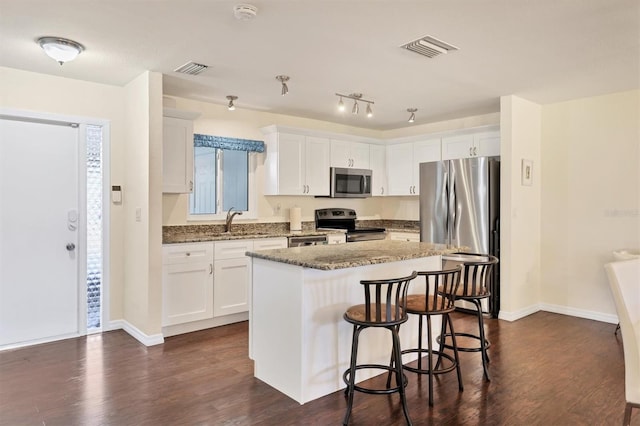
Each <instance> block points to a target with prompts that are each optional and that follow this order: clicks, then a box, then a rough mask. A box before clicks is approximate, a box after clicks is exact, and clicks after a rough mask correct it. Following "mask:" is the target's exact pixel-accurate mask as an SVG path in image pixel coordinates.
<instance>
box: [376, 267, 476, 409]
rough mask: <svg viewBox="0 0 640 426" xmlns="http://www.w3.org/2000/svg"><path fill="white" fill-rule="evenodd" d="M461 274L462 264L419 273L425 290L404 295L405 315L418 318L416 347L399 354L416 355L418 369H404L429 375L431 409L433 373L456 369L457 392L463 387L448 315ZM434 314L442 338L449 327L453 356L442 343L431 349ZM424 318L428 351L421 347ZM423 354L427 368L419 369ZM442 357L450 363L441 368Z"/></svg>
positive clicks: (409, 366) (456, 349)
mask: <svg viewBox="0 0 640 426" xmlns="http://www.w3.org/2000/svg"><path fill="white" fill-rule="evenodd" d="M461 271H462V265H458V266H457V267H456V268H455V269H448V270H443V271H427V272H418V275H419V276H423V277H424V278H425V288H424V290H423V291H422V292H421V293H420V294H410V295H408V296H407V313H408V314H413V315H418V316H419V319H418V347H417V348H412V349H405V350H403V351H402V354H403V355H404V354H410V353H417V354H418V361H417V364H418V366H417V368H416V367H412V366H411V365H410V364H404V365H403V368H404V369H405V370H408V371H412V372H414V373H418V374H428V375H429V405H430V406H433V376H434V375H436V374H443V373H449V372H451V371H453V370H456V373H457V375H458V389H459V390H460V391H463V390H464V387H463V386H462V375H461V374H460V360H459V358H458V347H457V345H456V339H455V336H456V334H455V332H454V330H453V322H452V321H451V317H450V316H449V314H450V313H451V312H453V311H454V310H455V305H454V299H455V296H454V295H455V294H456V291H457V290H458V285H459V283H460V274H461ZM435 315H439V316H441V317H442V326H441V330H440V335H445V334H446V333H447V327H448V328H449V334H450V335H451V341H452V345H451V346H452V350H453V356H452V355H450V354H447V353H444V346H443V342H440V347H439V349H438V350H434V349H433V338H432V330H431V317H432V316H435ZM424 318H426V319H427V348H424V347H423V344H422V336H423V332H422V324H423V319H424ZM423 354H426V356H427V361H428V365H427V368H423V367H422V358H423ZM434 355H437V359H438V361H437V363H436V366H435V367H434V360H433V358H434ZM443 358H444V359H446V360H448V361H449V362H448V363H447V364H448V365H447V366H446V367H443V366H442V365H443V362H442V360H443ZM389 379H390V377H389V378H388V379H387V381H389Z"/></svg>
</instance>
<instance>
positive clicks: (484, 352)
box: [473, 300, 491, 382]
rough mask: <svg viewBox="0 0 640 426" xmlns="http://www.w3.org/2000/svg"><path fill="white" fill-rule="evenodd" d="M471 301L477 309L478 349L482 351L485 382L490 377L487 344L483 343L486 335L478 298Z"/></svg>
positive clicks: (489, 379) (488, 380)
mask: <svg viewBox="0 0 640 426" xmlns="http://www.w3.org/2000/svg"><path fill="white" fill-rule="evenodd" d="M473 303H474V304H475V305H476V308H477V309H478V326H479V327H480V351H481V352H482V368H483V369H484V378H485V379H487V382H490V381H491V378H490V377H489V369H488V368H487V363H488V362H489V355H488V354H487V345H486V344H485V343H486V337H485V335H484V319H483V317H482V306H481V305H480V301H479V300H474V301H473Z"/></svg>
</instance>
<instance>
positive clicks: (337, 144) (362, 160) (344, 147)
mask: <svg viewBox="0 0 640 426" xmlns="http://www.w3.org/2000/svg"><path fill="white" fill-rule="evenodd" d="M331 167H346V168H354V169H369V168H370V162H369V144H366V143H361V142H347V141H341V140H335V139H332V140H331Z"/></svg>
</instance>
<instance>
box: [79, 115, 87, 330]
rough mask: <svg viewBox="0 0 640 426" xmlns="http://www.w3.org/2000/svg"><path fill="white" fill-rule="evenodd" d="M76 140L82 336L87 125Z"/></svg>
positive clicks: (83, 323)
mask: <svg viewBox="0 0 640 426" xmlns="http://www.w3.org/2000/svg"><path fill="white" fill-rule="evenodd" d="M76 137H77V138H78V145H77V149H78V151H77V152H78V170H77V173H78V174H77V176H76V180H77V185H78V187H77V191H78V198H77V200H78V213H79V214H78V216H79V223H78V225H79V226H78V235H77V241H78V242H77V248H76V251H77V253H78V270H77V273H76V275H77V280H78V281H77V282H78V288H77V291H78V333H79V334H80V335H82V336H86V334H87V313H88V312H87V125H86V124H85V123H82V124H80V125H79V126H78V132H77V133H76Z"/></svg>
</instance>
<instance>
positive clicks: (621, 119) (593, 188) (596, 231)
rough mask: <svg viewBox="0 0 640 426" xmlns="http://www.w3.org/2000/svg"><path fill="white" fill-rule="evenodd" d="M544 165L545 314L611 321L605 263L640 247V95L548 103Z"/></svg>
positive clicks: (544, 111)
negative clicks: (614, 255) (616, 254)
mask: <svg viewBox="0 0 640 426" xmlns="http://www.w3.org/2000/svg"><path fill="white" fill-rule="evenodd" d="M542 160H543V161H542V186H543V191H542V200H541V201H542V228H541V239H542V251H541V253H542V259H541V261H542V276H541V301H542V302H543V304H544V305H545V306H544V308H545V309H547V310H565V311H566V310H569V311H568V312H569V313H573V314H575V315H579V316H584V317H587V318H594V319H600V320H605V321H612V322H613V321H615V317H614V315H615V307H614V304H613V300H612V298H611V295H610V291H609V287H608V282H607V279H606V276H605V273H604V269H603V265H604V264H605V263H606V262H608V261H611V260H612V251H613V250H616V249H620V248H625V247H635V248H640V91H637V90H636V91H629V92H623V93H615V94H610V95H605V96H598V97H591V98H585V99H576V100H572V101H569V102H562V103H556V104H552V105H545V106H544V107H543V108H542Z"/></svg>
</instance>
